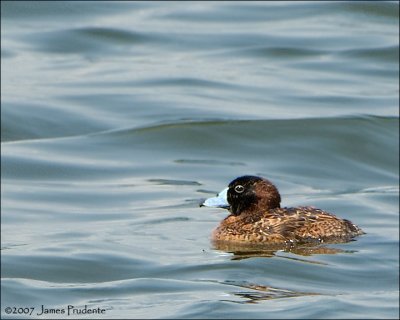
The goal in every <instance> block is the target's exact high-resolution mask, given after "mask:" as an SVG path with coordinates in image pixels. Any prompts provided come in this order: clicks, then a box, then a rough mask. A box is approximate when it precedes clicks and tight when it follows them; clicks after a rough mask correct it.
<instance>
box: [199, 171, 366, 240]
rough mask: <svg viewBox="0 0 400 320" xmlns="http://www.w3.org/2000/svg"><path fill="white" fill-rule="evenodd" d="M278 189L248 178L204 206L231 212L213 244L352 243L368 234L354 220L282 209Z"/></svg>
mask: <svg viewBox="0 0 400 320" xmlns="http://www.w3.org/2000/svg"><path fill="white" fill-rule="evenodd" d="M280 203H281V196H280V194H279V191H278V189H277V188H276V186H275V185H274V184H273V183H272V182H271V181H269V180H268V179H265V178H263V177H259V176H253V175H244V176H240V177H238V178H236V179H234V180H233V181H231V182H230V183H229V185H228V187H227V188H225V189H224V190H222V191H221V192H220V193H219V194H217V196H216V197H212V198H208V199H206V200H205V201H203V202H202V203H200V206H201V207H215V208H224V209H228V210H229V213H230V214H229V215H228V216H227V217H226V218H225V219H223V220H222V221H221V223H220V224H219V226H218V227H217V228H216V229H215V230H214V231H213V233H212V241H213V242H214V243H218V242H225V243H226V242H228V243H238V244H240V243H241V244H243V243H245V244H291V245H295V244H301V243H323V242H324V243H326V242H328V243H338V242H348V241H351V240H352V239H353V238H355V237H357V236H359V235H362V234H365V232H364V231H363V230H362V229H361V228H360V227H358V226H357V225H355V224H353V223H352V222H351V221H350V220H347V219H342V218H339V217H337V216H335V215H334V214H332V213H329V212H326V211H323V210H321V209H317V208H314V207H311V206H301V207H289V208H287V207H283V208H282V207H281V205H280Z"/></svg>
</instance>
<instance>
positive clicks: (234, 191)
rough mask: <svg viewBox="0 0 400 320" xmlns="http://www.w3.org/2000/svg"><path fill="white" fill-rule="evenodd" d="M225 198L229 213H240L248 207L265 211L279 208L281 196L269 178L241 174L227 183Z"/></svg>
mask: <svg viewBox="0 0 400 320" xmlns="http://www.w3.org/2000/svg"><path fill="white" fill-rule="evenodd" d="M227 200H228V203H229V206H230V209H229V210H230V211H231V213H232V214H234V215H240V214H241V213H242V212H243V211H246V210H248V209H251V210H257V211H259V210H262V211H265V210H268V209H274V208H279V207H280V203H281V196H280V194H279V192H278V189H277V188H276V187H275V186H274V185H273V184H272V183H271V182H270V181H269V180H267V179H264V178H260V177H257V176H242V177H239V178H236V179H235V180H233V181H232V182H231V183H230V184H229V186H228V192H227Z"/></svg>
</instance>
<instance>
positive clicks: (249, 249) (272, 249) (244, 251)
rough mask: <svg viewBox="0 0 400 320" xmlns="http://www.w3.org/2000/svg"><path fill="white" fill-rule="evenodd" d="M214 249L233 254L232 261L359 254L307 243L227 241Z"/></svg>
mask: <svg viewBox="0 0 400 320" xmlns="http://www.w3.org/2000/svg"><path fill="white" fill-rule="evenodd" d="M213 247H214V249H217V250H221V251H225V252H228V253H232V254H233V256H232V258H231V259H232V260H242V259H247V258H257V257H266V258H272V257H275V256H276V254H277V253H278V252H287V253H293V254H296V255H300V256H312V255H317V254H337V253H354V252H357V251H355V250H344V249H340V248H334V247H329V246H328V245H327V244H324V245H321V244H318V245H316V244H313V243H305V244H302V245H296V246H293V245H287V244H272V245H266V244H263V245H260V244H240V243H232V242H227V241H213ZM286 258H288V259H295V260H302V261H305V262H307V263H313V264H323V263H321V262H316V261H310V260H303V259H299V258H293V257H292V258H290V257H286Z"/></svg>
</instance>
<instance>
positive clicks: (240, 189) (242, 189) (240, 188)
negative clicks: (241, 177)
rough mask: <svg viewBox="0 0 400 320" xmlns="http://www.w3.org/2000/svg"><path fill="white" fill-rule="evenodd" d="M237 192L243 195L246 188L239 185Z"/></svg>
mask: <svg viewBox="0 0 400 320" xmlns="http://www.w3.org/2000/svg"><path fill="white" fill-rule="evenodd" d="M235 191H236V192H237V193H242V192H243V191H244V187H243V186H242V185H240V184H238V185H237V186H236V187H235Z"/></svg>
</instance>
